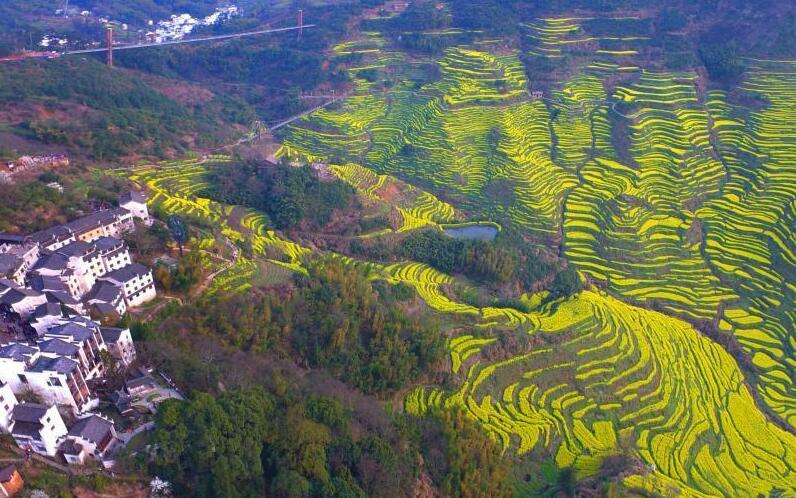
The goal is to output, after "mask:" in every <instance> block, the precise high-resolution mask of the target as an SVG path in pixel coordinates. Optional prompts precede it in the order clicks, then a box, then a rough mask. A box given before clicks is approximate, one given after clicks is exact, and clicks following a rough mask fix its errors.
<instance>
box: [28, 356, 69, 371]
mask: <svg viewBox="0 0 796 498" xmlns="http://www.w3.org/2000/svg"><path fill="white" fill-rule="evenodd" d="M76 368H77V362H76V361H75V360H72V359H71V358H66V357H63V356H57V357H55V358H48V357H46V356H40V357H39V358H38V359H37V360H36V363H34V364H33V365H31V367H30V368H29V369H28V371H29V372H37V373H40V372H58V373H62V374H69V373H72V372H74V371H75V369H76Z"/></svg>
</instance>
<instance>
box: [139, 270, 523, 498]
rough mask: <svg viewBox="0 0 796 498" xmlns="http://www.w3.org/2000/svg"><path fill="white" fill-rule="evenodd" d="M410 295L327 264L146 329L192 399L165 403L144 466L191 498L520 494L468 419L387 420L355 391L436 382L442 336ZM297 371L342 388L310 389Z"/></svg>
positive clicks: (447, 415) (157, 357) (144, 334)
mask: <svg viewBox="0 0 796 498" xmlns="http://www.w3.org/2000/svg"><path fill="white" fill-rule="evenodd" d="M411 296H413V293H412V292H411V291H407V290H406V289H403V288H402V287H400V286H398V287H394V286H392V285H389V284H386V283H380V282H378V281H376V282H374V281H372V280H371V279H369V278H368V275H367V272H366V271H365V270H358V269H355V268H351V267H348V266H346V265H344V264H342V263H341V262H340V261H339V260H337V259H333V258H324V259H320V260H317V261H315V262H313V263H312V264H310V265H309V274H308V275H307V276H303V277H302V276H299V277H296V279H295V282H294V283H293V285H292V286H289V287H285V288H281V289H273V290H270V291H259V292H252V293H247V294H245V295H237V296H231V297H230V296H227V297H218V298H214V299H205V300H201V301H199V302H196V303H193V304H191V305H187V306H185V307H182V308H179V309H178V308H173V309H171V311H167V312H166V314H165V318H164V321H162V322H161V323H160V324H153V323H151V322H146V323H136V324H134V326H133V331H134V333H135V335H136V338H137V340H138V341H139V343H140V344H142V350H143V351H144V352H145V354H147V355H148V356H149V357H150V359H152V360H153V361H155V362H163V363H161V365H162V366H164V367H167V368H168V371H169V372H170V373H171V374H173V375H174V378H175V380H176V381H177V382H179V383H180V384H181V385H185V386H191V387H190V392H189V394H190V402H187V403H181V402H167V403H166V404H164V405H163V406H162V408H161V410H160V411H159V413H158V416H157V430H156V432H155V434H154V436H153V438H152V441H153V443H154V444H155V445H156V448H158V450H157V454H156V456H155V458H154V460H151V461H148V462H146V461H141V464H142V465H149V466H150V469H149V470H150V471H151V472H153V473H155V474H157V475H160V476H164V477H166V478H167V479H169V480H171V481H172V482H173V483H174V484H175V485H176V486H177V491H178V493H180V494H181V495H191V496H207V497H209V496H225V497H236V496H241V497H242V496H262V495H266V496H288V497H306V496H312V497H364V496H380V497H393V496H394V497H400V496H413V494H414V489H415V486H417V485H418V484H417V478H418V476H419V474H421V473H422V474H423V475H424V476H425V477H424V479H427V480H428V482H429V483H430V484H432V485H433V486H435V487H437V488H438V489H442V490H444V491H445V493H446V496H472V497H484V498H486V497H493V496H497V497H503V496H511V485H510V482H511V471H510V466H509V464H508V462H507V461H506V460H505V459H504V458H503V457H502V456H501V452H500V450H499V448H498V447H497V446H496V444H495V443H494V442H493V441H491V440H490V439H489V438H488V437H486V436H485V435H484V434H483V433H482V432H481V431H480V429H479V428H478V427H477V426H476V425H474V424H473V422H471V421H469V420H468V419H466V418H465V417H464V416H463V414H462V413H458V412H449V411H437V412H434V413H432V414H430V415H429V416H428V417H424V418H420V419H418V418H413V417H407V416H404V415H399V414H397V413H396V414H391V413H390V412H389V411H388V412H386V413H385V412H384V411H383V409H382V408H381V406H379V405H375V404H373V402H372V401H369V399H370V398H367V397H362V395H360V394H353V392H352V391H350V390H349V387H348V386H354V387H358V388H359V389H361V390H362V391H364V392H366V393H367V392H370V393H375V394H378V395H379V396H387V395H389V393H390V392H392V391H395V390H397V389H400V388H402V387H405V386H407V385H410V383H415V382H417V381H418V380H419V379H420V378H422V377H427V376H429V375H433V372H434V365H435V364H436V363H438V362H439V361H441V359H442V356H443V351H444V348H443V336H442V335H441V334H440V332H439V328H438V327H437V326H435V324H434V320H433V319H431V320H429V318H430V317H429V316H425V317H424V319H423V320H420V319H419V317H418V318H412V317H411V316H409V315H408V314H407V313H406V312H405V311H403V310H404V309H405V308H406V306H405V305H406V304H408V301H407V300H408V299H411ZM166 330H168V331H169V333H168V334H165V333H164V331H166ZM294 362H296V363H298V364H299V365H302V364H303V365H306V366H307V367H310V368H311V369H312V371H316V372H318V374H317V375H320V376H322V377H323V376H326V375H328V374H327V373H326V372H328V373H331V374H332V375H334V376H336V377H337V378H339V379H340V380H342V381H343V383H338V384H335V383H334V382H329V381H328V380H327V381H323V382H317V381H311V380H309V379H307V382H303V381H301V376H297V372H292V373H291V370H292V369H294V368H296V367H290V366H289V365H291V364H294ZM208 392H209V393H211V394H213V395H208V394H206V393H208Z"/></svg>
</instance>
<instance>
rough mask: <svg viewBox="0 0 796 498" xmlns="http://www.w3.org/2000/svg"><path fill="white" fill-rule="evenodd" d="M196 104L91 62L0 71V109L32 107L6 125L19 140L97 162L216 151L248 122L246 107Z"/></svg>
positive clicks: (228, 102)
mask: <svg viewBox="0 0 796 498" xmlns="http://www.w3.org/2000/svg"><path fill="white" fill-rule="evenodd" d="M196 104H197V105H196V106H195V107H193V108H192V107H190V106H186V105H182V104H180V103H178V102H176V101H174V100H172V99H170V98H169V97H167V96H166V95H164V94H163V93H161V92H159V91H158V90H156V89H155V88H153V87H152V86H149V85H147V84H145V83H142V82H141V81H140V80H139V79H138V78H136V77H134V76H132V75H130V74H128V73H123V72H118V71H109V70H108V69H107V68H106V67H105V66H104V65H102V64H100V63H99V62H96V61H94V60H93V59H80V58H69V59H64V60H53V61H29V62H21V63H15V64H2V65H0V107H3V108H9V107H10V106H17V105H22V106H23V107H28V108H30V109H29V112H26V113H20V116H22V117H21V118H20V119H18V120H16V121H15V122H13V121H12V122H9V123H7V124H9V125H13V126H15V127H16V130H17V132H18V133H19V134H21V135H23V136H27V137H30V138H33V139H36V140H38V141H40V142H43V143H45V144H51V145H56V146H63V147H67V148H69V149H72V150H75V151H80V152H82V153H87V154H89V155H91V156H92V157H94V158H96V159H111V158H115V157H118V156H121V155H126V154H130V153H132V152H133V151H135V152H136V153H139V154H140V153H149V154H153V155H156V156H161V155H164V154H165V153H166V152H167V151H170V150H171V151H177V152H180V151H185V150H188V149H189V148H190V147H193V146H196V145H199V146H208V145H212V144H216V143H219V142H221V141H223V140H228V139H229V136H230V132H231V130H230V128H229V126H230V124H232V123H244V124H247V125H248V124H249V122H250V121H251V120H252V119H253V115H252V114H251V113H250V112H247V111H246V106H245V105H243V104H242V103H241V102H240V101H237V100H234V99H231V98H229V97H225V96H219V97H216V96H214V95H212V94H211V97H210V98H209V99H208V101H206V102H197V103H196ZM42 106H43V109H44V111H41V110H40V107H42ZM241 108H242V109H243V110H241ZM66 116H69V119H65V117H66ZM189 135H190V136H192V137H193V138H192V139H191V140H190V141H189V140H188V139H186V137H187V136H189Z"/></svg>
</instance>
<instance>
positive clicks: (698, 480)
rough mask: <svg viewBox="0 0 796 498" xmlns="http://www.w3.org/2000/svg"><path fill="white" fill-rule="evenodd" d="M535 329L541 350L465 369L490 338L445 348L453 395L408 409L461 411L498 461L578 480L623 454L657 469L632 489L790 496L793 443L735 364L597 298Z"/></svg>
mask: <svg viewBox="0 0 796 498" xmlns="http://www.w3.org/2000/svg"><path fill="white" fill-rule="evenodd" d="M533 318H534V320H533V322H535V323H537V324H538V326H536V327H535V328H534V329H532V330H531V331H530V333H532V334H540V335H543V336H544V337H545V339H546V341H547V343H548V344H549V345H548V346H544V347H538V348H534V349H533V350H531V351H528V352H527V353H524V354H521V355H519V356H514V357H510V358H506V359H504V360H500V361H492V362H488V361H484V360H474V361H473V360H472V358H473V353H472V352H471V351H472V350H473V349H478V348H488V347H489V345H490V343H491V342H492V341H493V340H494V339H490V338H474V337H471V336H463V337H460V338H456V339H453V340H451V349H452V354H453V355H455V358H456V360H454V365H455V367H458V366H459V365H461V369H462V370H464V371H466V374H465V376H464V379H463V382H462V385H461V387H460V388H459V389H458V390H457V391H454V392H448V393H445V392H442V391H440V390H439V389H421V390H420V391H417V392H415V393H413V394H412V395H411V396H410V397H409V398H408V399H407V409H409V410H414V411H418V410H419V411H422V410H424V409H427V407H428V406H430V405H435V404H445V405H448V406H454V405H455V406H461V407H462V408H464V409H466V410H467V411H468V412H469V413H470V414H471V415H472V416H473V417H474V418H476V419H477V420H479V421H481V422H482V423H483V425H484V427H485V428H487V430H489V431H490V433H491V434H492V435H493V436H494V438H495V439H496V440H498V441H500V442H501V444H502V445H503V446H504V447H505V448H506V449H507V451H512V452H516V453H518V454H520V455H522V454H525V453H527V452H529V451H531V450H533V449H534V448H537V447H538V446H547V447H550V446H552V447H556V446H557V448H558V449H557V451H556V453H555V460H556V462H557V464H558V465H559V466H562V467H566V466H570V465H572V466H574V467H575V469H576V471H577V473H578V474H579V475H580V476H588V475H592V474H594V473H596V472H597V471H598V470H599V466H600V462H601V459H602V458H603V457H604V456H607V455H612V454H616V453H618V452H620V451H622V449H623V448H626V446H627V444H632V445H633V446H634V447H635V451H636V452H637V455H638V457H639V458H640V459H641V460H642V461H644V462H646V463H648V464H649V465H650V466H651V468H653V469H654V472H653V473H652V474H650V475H645V476H635V477H632V478H629V479H630V482H629V484H633V485H634V486H641V487H646V488H648V489H650V490H652V489H653V488H656V487H658V488H659V487H668V486H675V487H676V489H677V493H676V494H677V495H678V496H706V495H709V496H758V494H760V493H762V494H763V495H768V494H769V493H771V492H772V490H773V489H775V488H777V489H780V490H783V491H785V493H786V494H787V493H793V492H796V479H794V478H795V477H796V475H795V474H794V472H796V437H795V436H794V435H793V434H790V433H788V432H785V431H783V430H781V429H779V428H778V427H776V426H775V425H774V424H772V423H770V422H767V421H766V420H765V417H764V416H763V415H762V413H760V411H759V410H758V409H757V408H756V407H755V405H754V402H753V400H752V396H751V395H750V393H749V390H748V388H747V386H746V384H745V383H744V380H743V376H742V374H741V372H740V370H739V369H738V367H737V366H736V364H735V362H734V360H733V359H732V357H730V355H728V354H727V353H726V352H725V351H724V350H723V349H722V348H721V347H720V346H718V345H716V344H714V343H712V342H711V341H709V340H708V339H706V338H704V337H701V336H700V335H699V334H698V333H697V332H696V331H695V330H694V329H693V328H691V327H690V326H688V325H687V324H685V323H684V322H681V321H679V320H676V319H673V318H670V317H667V316H665V315H662V314H660V313H656V312H652V311H646V310H642V309H639V308H636V307H632V306H629V305H627V304H624V303H622V302H621V301H618V300H616V299H614V298H611V297H609V296H607V295H605V294H600V293H595V292H584V293H582V294H581V295H580V296H578V297H577V298H575V299H573V300H570V301H567V302H565V303H562V304H561V305H560V306H559V307H558V308H557V309H556V310H555V311H552V310H551V309H549V308H546V309H541V310H539V311H538V312H536V313H534V316H533ZM467 359H470V360H471V361H469V362H467V361H466V360H467ZM463 361H464V362H465V363H464V364H463V365H462V364H461V362H463Z"/></svg>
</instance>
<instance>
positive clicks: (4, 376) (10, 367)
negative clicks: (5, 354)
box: [0, 358, 26, 393]
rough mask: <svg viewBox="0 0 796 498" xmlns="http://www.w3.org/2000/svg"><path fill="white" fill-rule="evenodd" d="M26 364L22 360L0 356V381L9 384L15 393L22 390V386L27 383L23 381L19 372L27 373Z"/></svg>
mask: <svg viewBox="0 0 796 498" xmlns="http://www.w3.org/2000/svg"><path fill="white" fill-rule="evenodd" d="M25 366H26V365H25V363H24V362H22V361H14V360H11V359H8V358H0V382H3V383H4V384H8V386H9V387H10V388H11V391H13V392H15V393H20V392H22V388H23V386H26V384H25V383H23V382H22V379H21V378H20V377H19V374H23V375H24V374H25Z"/></svg>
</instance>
